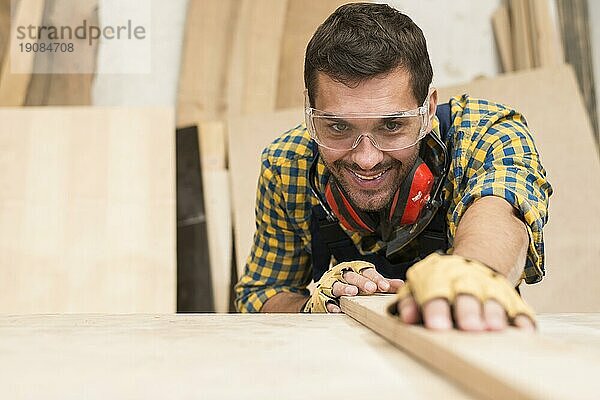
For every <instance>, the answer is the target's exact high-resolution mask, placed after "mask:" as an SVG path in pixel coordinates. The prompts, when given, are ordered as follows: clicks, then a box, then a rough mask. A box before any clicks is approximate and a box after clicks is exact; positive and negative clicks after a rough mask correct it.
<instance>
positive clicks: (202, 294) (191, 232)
mask: <svg viewBox="0 0 600 400" xmlns="http://www.w3.org/2000/svg"><path fill="white" fill-rule="evenodd" d="M202 178H203V177H202V174H201V165H200V148H199V144H198V129H197V128H196V127H195V126H193V127H188V128H180V129H177V311H179V312H212V311H214V304H213V295H212V279H211V268H210V257H209V248H208V229H207V226H206V225H207V224H206V213H205V202H204V182H203V179H202Z"/></svg>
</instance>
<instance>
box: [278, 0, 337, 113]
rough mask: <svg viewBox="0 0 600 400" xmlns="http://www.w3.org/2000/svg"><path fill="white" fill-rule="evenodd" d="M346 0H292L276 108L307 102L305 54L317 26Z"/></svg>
mask: <svg viewBox="0 0 600 400" xmlns="http://www.w3.org/2000/svg"><path fill="white" fill-rule="evenodd" d="M344 3H346V1H342V0H321V1H312V0H288V1H287V11H286V16H285V21H286V25H285V28H284V32H283V38H282V40H281V59H280V62H279V82H278V84H277V103H276V108H277V109H281V108H292V107H302V105H303V103H304V95H303V91H304V54H305V52H306V45H307V44H308V41H309V40H310V38H311V37H312V35H313V33H314V32H315V31H316V30H317V27H318V26H319V25H320V24H322V23H323V21H325V19H326V18H327V17H328V16H329V15H330V14H331V13H332V12H333V11H334V10H335V9H336V8H338V7H339V6H341V5H342V4H344Z"/></svg>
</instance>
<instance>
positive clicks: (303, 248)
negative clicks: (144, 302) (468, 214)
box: [235, 95, 552, 312]
mask: <svg viewBox="0 0 600 400" xmlns="http://www.w3.org/2000/svg"><path fill="white" fill-rule="evenodd" d="M449 103H450V107H451V119H452V128H451V129H450V132H449V135H448V137H447V138H446V140H445V141H446V146H447V147H448V152H449V155H450V156H451V158H452V161H451V165H450V170H449V173H448V177H447V182H446V183H445V185H444V189H443V196H444V202H445V204H446V205H447V206H448V212H447V214H446V221H447V224H448V240H449V245H450V246H452V243H453V239H454V235H455V232H456V227H457V226H458V223H459V221H460V218H461V216H462V215H463V214H464V212H465V211H466V209H467V207H468V206H469V205H470V204H471V203H472V202H473V201H474V200H475V199H477V198H480V197H483V196H498V197H502V198H504V199H506V200H507V201H508V202H509V203H511V204H512V205H513V206H514V208H515V209H516V210H518V212H519V214H520V216H521V219H522V220H523V221H524V222H525V224H526V226H527V230H528V232H529V251H528V255H527V262H526V265H525V271H524V279H525V281H526V282H527V283H534V282H538V281H540V280H541V279H542V277H543V275H544V241H543V236H542V228H543V226H544V225H545V224H546V221H547V219H548V214H547V211H548V197H549V196H550V195H551V194H552V188H551V186H550V184H549V183H548V181H547V180H546V171H545V170H544V168H543V167H542V165H541V164H540V159H539V155H538V152H537V150H536V148H535V145H534V143H533V139H532V137H531V134H530V133H529V130H528V128H527V124H526V122H525V119H524V117H523V116H522V115H521V114H519V113H518V112H517V111H515V110H513V109H511V108H509V107H506V106H504V105H501V104H496V103H492V102H489V101H486V100H481V99H475V98H471V97H469V96H467V95H464V96H462V97H454V98H452V99H450V101H449ZM433 131H434V133H435V134H437V135H438V136H439V122H438V121H437V118H434V123H433ZM316 151H317V145H316V144H315V143H314V141H312V140H311V138H310V135H309V133H308V131H307V130H306V128H305V127H304V126H303V125H299V126H298V127H296V128H294V129H292V130H290V131H288V132H286V133H284V134H283V135H281V136H280V137H278V138H277V139H276V140H275V141H274V142H273V143H271V144H270V145H269V146H268V147H267V148H266V149H265V150H264V151H263V153H262V170H261V174H260V178H259V181H258V190H257V199H256V210H255V211H256V232H255V234H254V243H253V246H252V251H251V254H250V256H249V257H248V259H247V263H246V268H245V271H244V274H243V275H242V276H241V277H240V280H239V282H238V283H237V285H236V287H235V291H236V307H237V309H238V310H239V311H241V312H257V311H260V309H261V307H262V306H263V304H264V303H265V302H266V301H267V300H268V299H270V298H271V297H273V296H275V295H276V294H278V293H281V292H293V293H300V294H304V295H308V294H309V293H308V289H307V286H308V285H309V284H310V282H311V280H312V266H311V255H310V250H311V249H310V248H311V233H310V219H311V210H312V207H313V206H315V205H317V204H318V201H317V199H316V198H315V197H314V196H313V194H312V193H311V191H310V186H309V178H308V171H309V167H310V165H311V162H312V160H313V159H314V156H315V152H316ZM317 172H318V174H317V175H318V176H317V180H318V182H319V186H320V190H321V191H322V192H324V188H325V185H326V183H327V180H328V178H329V174H328V172H327V170H326V168H325V165H324V164H323V163H322V160H319V164H318V168H317ZM346 232H347V233H348V234H349V235H350V237H351V238H352V240H353V242H354V243H355V244H356V245H357V248H358V249H359V250H360V251H361V253H363V254H366V253H373V252H376V251H378V250H379V249H381V246H380V245H381V243H377V242H374V241H372V240H370V241H368V244H367V241H363V238H364V236H363V234H361V233H359V232H348V231H346Z"/></svg>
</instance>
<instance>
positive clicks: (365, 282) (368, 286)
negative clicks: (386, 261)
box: [344, 268, 377, 294]
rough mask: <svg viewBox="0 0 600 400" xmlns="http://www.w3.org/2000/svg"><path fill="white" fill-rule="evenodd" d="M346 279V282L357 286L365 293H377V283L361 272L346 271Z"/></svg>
mask: <svg viewBox="0 0 600 400" xmlns="http://www.w3.org/2000/svg"><path fill="white" fill-rule="evenodd" d="M371 269H372V268H371ZM344 279H345V280H346V282H348V283H349V284H351V285H354V286H356V287H357V288H359V289H360V290H361V291H362V292H364V293H367V294H371V293H375V291H376V290H377V285H376V284H375V282H373V281H372V280H370V279H369V278H367V277H364V276H362V275H361V274H357V273H356V272H354V271H348V272H346V273H345V274H344Z"/></svg>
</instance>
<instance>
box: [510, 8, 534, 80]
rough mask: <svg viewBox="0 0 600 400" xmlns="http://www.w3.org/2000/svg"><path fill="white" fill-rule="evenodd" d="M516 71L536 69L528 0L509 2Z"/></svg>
mask: <svg viewBox="0 0 600 400" xmlns="http://www.w3.org/2000/svg"><path fill="white" fill-rule="evenodd" d="M508 4H509V7H510V19H511V21H510V22H511V29H512V35H511V37H512V48H513V60H514V66H515V70H517V71H518V70H523V69H531V68H533V67H534V61H533V50H532V48H531V46H532V43H531V32H530V25H529V7H528V4H527V0H508Z"/></svg>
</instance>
